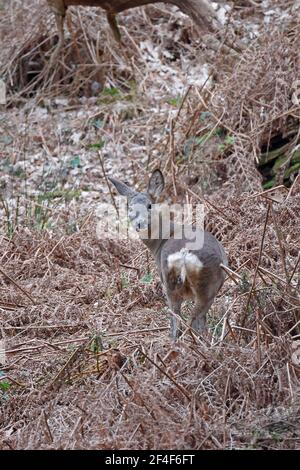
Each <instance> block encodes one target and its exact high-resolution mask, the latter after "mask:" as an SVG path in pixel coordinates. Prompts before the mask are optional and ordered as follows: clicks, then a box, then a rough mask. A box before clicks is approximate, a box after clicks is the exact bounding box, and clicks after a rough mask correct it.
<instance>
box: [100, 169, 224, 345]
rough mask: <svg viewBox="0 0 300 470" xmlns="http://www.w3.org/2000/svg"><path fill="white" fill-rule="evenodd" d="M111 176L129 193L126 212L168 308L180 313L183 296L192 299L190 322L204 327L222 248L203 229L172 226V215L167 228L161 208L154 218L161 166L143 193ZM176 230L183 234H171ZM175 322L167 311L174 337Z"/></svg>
mask: <svg viewBox="0 0 300 470" xmlns="http://www.w3.org/2000/svg"><path fill="white" fill-rule="evenodd" d="M109 180H110V181H111V182H112V183H113V184H114V186H115V187H116V189H117V191H118V192H119V194H121V195H122V196H126V197H127V198H128V217H129V219H130V222H131V224H132V225H133V227H134V229H135V230H136V231H137V232H138V233H139V235H140V237H141V239H142V241H143V242H144V243H145V245H146V246H147V247H148V248H149V250H150V251H151V253H152V255H153V256H154V258H155V260H156V264H157V267H158V271H159V275H160V278H161V281H162V284H163V286H164V290H165V294H166V296H167V300H168V304H169V308H170V309H171V311H172V312H174V313H175V314H176V315H177V316H180V310H181V304H182V302H183V300H185V299H193V300H194V302H195V308H194V311H193V313H192V319H191V327H192V328H193V329H194V330H196V331H197V332H204V331H205V330H206V314H207V312H208V310H209V308H210V306H211V305H212V303H213V301H214V298H215V296H216V295H217V292H218V291H219V289H220V287H221V286H222V284H223V282H224V280H225V277H226V274H225V272H224V270H223V268H222V267H221V265H223V266H225V267H226V266H227V257H226V254H225V252H224V249H223V247H222V246H221V244H220V243H219V242H218V240H217V239H216V238H215V237H214V236H213V235H212V234H211V233H209V232H207V231H205V230H202V229H198V228H197V229H194V228H193V227H192V226H188V227H186V226H184V225H178V224H177V225H176V224H175V223H174V222H170V220H168V221H167V225H168V227H166V226H165V225H166V224H164V223H163V219H164V214H163V212H160V214H161V215H160V217H157V213H156V211H157V210H158V211H159V210H160V209H159V204H154V202H155V200H156V199H157V197H158V196H159V195H160V194H161V192H162V190H163V188H164V177H163V175H162V173H161V171H160V170H155V171H154V172H153V173H152V175H151V177H150V180H149V184H148V190H147V193H143V192H136V191H135V190H134V189H132V188H131V187H129V186H128V185H127V184H125V183H122V182H121V181H118V180H117V179H115V178H109ZM160 219H161V220H160ZM168 219H169V217H168ZM160 222H161V223H160ZM178 227H179V232H178V230H177V229H178ZM186 228H189V229H191V230H192V232H189V233H193V234H194V238H193V240H192V239H191V238H190V237H187V236H186V235H185V234H186V230H185V229H186ZM183 229H184V230H183ZM176 230H177V232H176ZM175 233H177V234H178V233H180V237H181V239H179V237H176V238H175ZM191 241H192V243H191ZM190 243H191V244H190ZM189 246H190V247H192V249H190V248H189ZM179 326H180V325H179V321H178V317H176V316H175V315H172V314H171V337H172V338H173V339H174V340H175V339H176V337H177V336H178V335H179V333H180V330H179Z"/></svg>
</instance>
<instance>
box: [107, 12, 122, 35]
mask: <svg viewBox="0 0 300 470" xmlns="http://www.w3.org/2000/svg"><path fill="white" fill-rule="evenodd" d="M106 17H107V21H108V24H109V26H110V27H111V30H112V32H113V35H114V38H115V40H116V41H117V42H121V33H120V30H119V26H118V23H117V20H116V15H115V13H111V12H107V13H106Z"/></svg>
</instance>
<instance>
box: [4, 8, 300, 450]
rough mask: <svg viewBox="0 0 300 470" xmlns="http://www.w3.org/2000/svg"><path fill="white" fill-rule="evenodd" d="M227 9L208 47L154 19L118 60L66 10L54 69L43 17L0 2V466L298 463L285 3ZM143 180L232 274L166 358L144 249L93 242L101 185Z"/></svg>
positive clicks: (169, 19)
mask: <svg viewBox="0 0 300 470" xmlns="http://www.w3.org/2000/svg"><path fill="white" fill-rule="evenodd" d="M254 3H255V4H256V5H255V6H253V4H254ZM230 5H231V4H230V2H228V5H226V4H225V5H224V4H223V6H219V7H218V10H217V12H218V15H219V18H220V21H221V22H223V27H222V29H221V30H220V35H219V36H220V38H221V39H219V40H217V39H216V37H214V36H212V35H208V34H206V35H204V34H203V35H202V34H201V32H199V31H197V29H196V27H195V25H193V24H192V21H191V20H190V19H189V18H188V17H186V16H185V15H183V14H182V13H180V12H179V11H178V10H177V9H176V8H173V7H171V6H163V5H161V4H159V6H155V7H154V6H149V7H145V8H140V9H135V10H130V11H128V12H125V13H123V14H122V15H119V23H120V30H121V34H122V42H121V44H118V43H116V41H115V40H114V38H113V37H112V34H111V31H110V30H109V27H108V25H107V22H106V18H105V16H104V15H103V13H102V11H101V10H99V9H92V8H80V7H77V8H75V7H74V8H71V9H70V12H69V13H68V17H67V22H66V23H67V24H66V28H65V30H66V38H65V47H64V50H63V52H61V53H60V55H59V56H58V57H57V58H56V59H55V61H54V62H52V63H51V59H50V58H51V54H52V53H53V51H54V50H55V46H56V43H57V33H56V29H55V24H54V19H53V16H52V14H50V12H49V10H48V8H47V6H46V5H44V2H38V1H37V0H28V1H26V2H21V1H20V0H12V1H10V2H6V1H4V0H2V1H0V42H1V45H2V48H1V51H0V78H2V79H3V81H4V82H5V83H6V88H7V104H6V105H4V104H2V105H1V104H0V344H1V345H2V349H4V350H5V361H4V359H3V357H2V359H1V353H0V360H1V361H2V363H3V364H2V365H1V363H0V448H1V449H152V450H154V449H175V448H177V449H232V448H234V449H238V448H248V449H279V448H282V449H287V448H299V446H300V430H299V418H300V387H299V377H300V360H299V355H300V328H299V324H300V297H299V286H300V276H299V265H300V264H299V263H300V257H299V242H300V239H299V233H300V230H299V221H300V211H299V206H300V195H299V189H300V180H299V176H298V173H297V170H298V166H297V165H298V161H299V157H297V155H299V145H300V132H299V118H300V108H299V100H298V96H299V97H300V84H299V79H298V77H299V76H300V75H299V72H300V59H299V50H300V30H299V14H300V5H299V2H294V1H293V2H292V1H279V0H278V1H269V0H264V1H262V2H261V1H258V0H257V1H256V2H252V1H246V0H245V1H238V2H235V7H234V8H232V7H231V6H230ZM226 11H227V16H226ZM226 18H227V19H228V21H227V20H226ZM298 87H299V90H298ZM299 99H300V98H299ZM282 146H284V149H285V154H284V159H283V160H278V159H277V160H276V161H275V163H274V159H273V155H274V152H276V151H278V149H279V148H280V149H281V148H282ZM271 156H272V158H271ZM261 158H263V159H264V165H261ZM275 165H277V166H276V167H275ZM157 167H160V168H161V169H162V170H163V171H164V174H165V177H166V183H167V184H166V190H165V197H166V198H167V200H168V201H169V202H180V203H183V202H189V203H194V204H196V203H201V204H203V205H204V207H205V214H206V218H205V223H206V227H207V228H208V229H209V230H210V231H212V232H213V233H214V234H215V235H216V236H217V237H218V238H219V239H220V240H221V241H222V244H223V246H224V248H225V251H226V252H227V254H228V257H229V265H230V268H231V269H232V270H234V271H236V272H237V273H238V275H239V277H235V278H234V279H233V278H232V277H228V278H227V279H226V281H225V283H224V286H223V287H222V289H221V291H220V293H219V294H218V297H217V299H216V300H215V302H214V304H213V306H212V308H211V310H210V313H209V318H208V326H209V333H208V335H207V336H205V337H201V336H200V337H198V336H196V335H195V334H193V332H192V331H191V330H190V329H189V328H186V331H185V333H184V335H183V336H182V337H181V338H180V340H178V341H177V342H176V343H173V342H172V341H171V339H170V338H169V315H168V309H167V307H166V302H165V299H164V295H163V292H162V289H161V285H160V282H159V276H158V273H157V271H156V267H155V264H154V262H153V260H152V259H151V257H150V255H148V252H147V250H146V249H145V246H144V245H143V244H142V243H141V242H140V241H138V240H118V239H117V238H116V237H107V236H104V234H103V232H102V231H101V228H99V227H100V225H99V222H100V221H101V208H102V207H103V206H101V204H103V203H106V204H108V203H109V204H112V203H113V202H114V201H115V196H113V194H112V193H111V188H109V186H108V182H107V176H114V177H116V178H119V179H123V180H124V181H127V182H129V183H131V184H133V185H135V187H136V188H139V189H140V190H144V189H145V187H146V185H147V180H148V176H149V174H150V173H151V171H152V170H153V169H155V168H157ZM275 170H276V171H275ZM189 309H190V305H189V304H188V305H186V306H185V307H184V318H185V320H188V318H189ZM0 349H1V348H0ZM2 356H4V354H3V352H2Z"/></svg>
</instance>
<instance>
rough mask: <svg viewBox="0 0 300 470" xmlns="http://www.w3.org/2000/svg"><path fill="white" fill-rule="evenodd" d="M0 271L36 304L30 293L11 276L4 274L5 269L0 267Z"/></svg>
mask: <svg viewBox="0 0 300 470" xmlns="http://www.w3.org/2000/svg"><path fill="white" fill-rule="evenodd" d="M0 273H2V274H3V276H4V277H6V278H7V279H8V280H9V281H10V282H11V283H12V284H14V285H15V286H16V287H17V288H18V289H19V290H20V291H21V292H23V294H25V295H26V297H28V299H29V300H31V302H32V303H33V304H34V305H36V302H35V300H34V299H33V298H32V297H31V295H30V294H29V293H28V292H27V291H26V290H25V289H24V288H23V287H22V286H20V285H19V284H18V283H17V282H16V281H14V279H13V278H12V277H10V276H9V275H8V274H6V272H5V271H3V269H2V268H0Z"/></svg>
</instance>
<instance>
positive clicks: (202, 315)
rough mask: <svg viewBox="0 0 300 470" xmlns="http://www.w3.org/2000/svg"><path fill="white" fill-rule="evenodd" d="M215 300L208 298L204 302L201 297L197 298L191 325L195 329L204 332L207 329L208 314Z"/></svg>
mask: <svg viewBox="0 0 300 470" xmlns="http://www.w3.org/2000/svg"><path fill="white" fill-rule="evenodd" d="M213 301H214V298H213V299H210V300H207V301H206V302H203V301H201V300H199V299H197V300H196V304H195V308H194V311H193V313H192V321H191V327H192V328H193V330H195V331H198V332H199V333H203V332H205V331H206V330H207V326H206V315H207V312H208V310H209V309H210V307H211V305H212V303H213Z"/></svg>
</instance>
